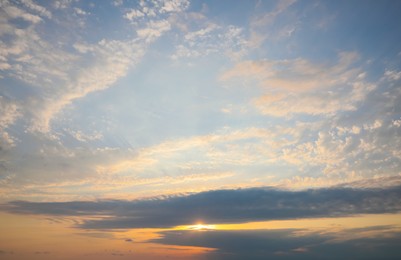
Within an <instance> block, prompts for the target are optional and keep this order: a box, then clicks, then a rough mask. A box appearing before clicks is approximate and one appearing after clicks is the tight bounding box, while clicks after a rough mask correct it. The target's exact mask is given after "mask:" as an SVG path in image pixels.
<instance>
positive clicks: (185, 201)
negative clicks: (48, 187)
mask: <svg viewBox="0 0 401 260" xmlns="http://www.w3.org/2000/svg"><path fill="white" fill-rule="evenodd" d="M2 209H3V210H7V211H9V212H12V213H19V214H44V215H55V216H98V217H97V218H96V219H91V220H86V221H84V222H83V223H81V224H78V225H77V227H79V228H84V229H118V228H152V227H161V228H163V227H173V226H176V225H187V224H194V223H195V222H198V221H202V222H204V223H244V222H250V221H263V220H280V219H297V218H318V217H339V216H348V215H353V214H362V213H363V214H369V213H394V212H399V211H401V186H396V187H390V188H385V189H352V188H331V189H314V190H312V189H311V190H304V191H286V190H277V189H272V188H251V189H236V190H215V191H207V192H201V193H196V194H190V195H182V196H172V197H164V198H154V199H144V200H134V201H122V200H107V201H92V202H90V201H85V202H84V201H72V202H40V203H38V202H27V201H14V202H9V203H8V204H6V205H4V206H3V207H2Z"/></svg>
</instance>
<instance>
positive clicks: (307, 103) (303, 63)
mask: <svg viewBox="0 0 401 260" xmlns="http://www.w3.org/2000/svg"><path fill="white" fill-rule="evenodd" d="M357 61H358V54H357V53H354V52H341V53H339V55H338V61H337V62H336V63H335V64H332V65H324V64H315V63H312V62H310V61H307V60H305V59H300V58H299V59H294V60H261V61H243V62H240V63H238V64H236V65H235V66H234V67H233V68H232V69H229V70H227V71H226V72H224V73H223V74H222V75H221V77H220V80H221V81H222V82H224V83H225V84H233V85H235V84H238V83H237V82H238V80H240V82H241V81H242V82H243V84H245V85H247V86H252V85H258V86H259V87H260V88H261V91H262V94H261V95H260V96H259V97H255V98H254V99H253V100H252V104H253V105H254V106H255V107H256V108H257V109H258V110H259V111H260V112H261V113H262V114H264V115H269V116H276V117H288V116H292V115H294V114H310V115H325V116H330V115H333V114H335V113H337V112H339V111H352V110H356V109H357V107H356V105H357V104H358V103H359V102H361V101H363V100H364V99H365V98H366V96H367V95H368V94H369V93H370V92H371V91H372V90H374V89H375V88H376V86H375V85H374V84H371V83H368V82H364V81H363V78H364V73H363V72H362V70H361V69H360V68H358V67H356V66H355V63H356V62H357Z"/></svg>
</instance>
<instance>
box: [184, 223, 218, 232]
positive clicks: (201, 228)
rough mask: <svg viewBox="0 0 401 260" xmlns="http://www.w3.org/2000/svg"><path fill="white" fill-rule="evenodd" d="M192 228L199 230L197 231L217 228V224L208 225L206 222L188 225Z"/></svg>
mask: <svg viewBox="0 0 401 260" xmlns="http://www.w3.org/2000/svg"><path fill="white" fill-rule="evenodd" d="M188 229H190V230H197V231H208V230H214V229H216V226H215V225H206V224H196V225H190V226H188Z"/></svg>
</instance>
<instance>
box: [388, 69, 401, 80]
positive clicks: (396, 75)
mask: <svg viewBox="0 0 401 260" xmlns="http://www.w3.org/2000/svg"><path fill="white" fill-rule="evenodd" d="M384 78H385V79H386V80H389V81H397V80H399V79H401V71H398V72H397V71H394V70H386V71H385V72H384Z"/></svg>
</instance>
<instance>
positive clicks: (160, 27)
mask: <svg viewBox="0 0 401 260" xmlns="http://www.w3.org/2000/svg"><path fill="white" fill-rule="evenodd" d="M170 28H171V26H170V23H169V22H168V21H167V20H160V21H150V22H149V23H148V24H147V26H146V27H145V28H142V29H139V30H137V34H138V37H139V38H141V39H143V40H145V41H146V42H148V43H150V42H153V41H154V40H155V39H157V38H159V37H160V36H161V35H162V34H163V33H165V32H167V31H169V30H170Z"/></svg>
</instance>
